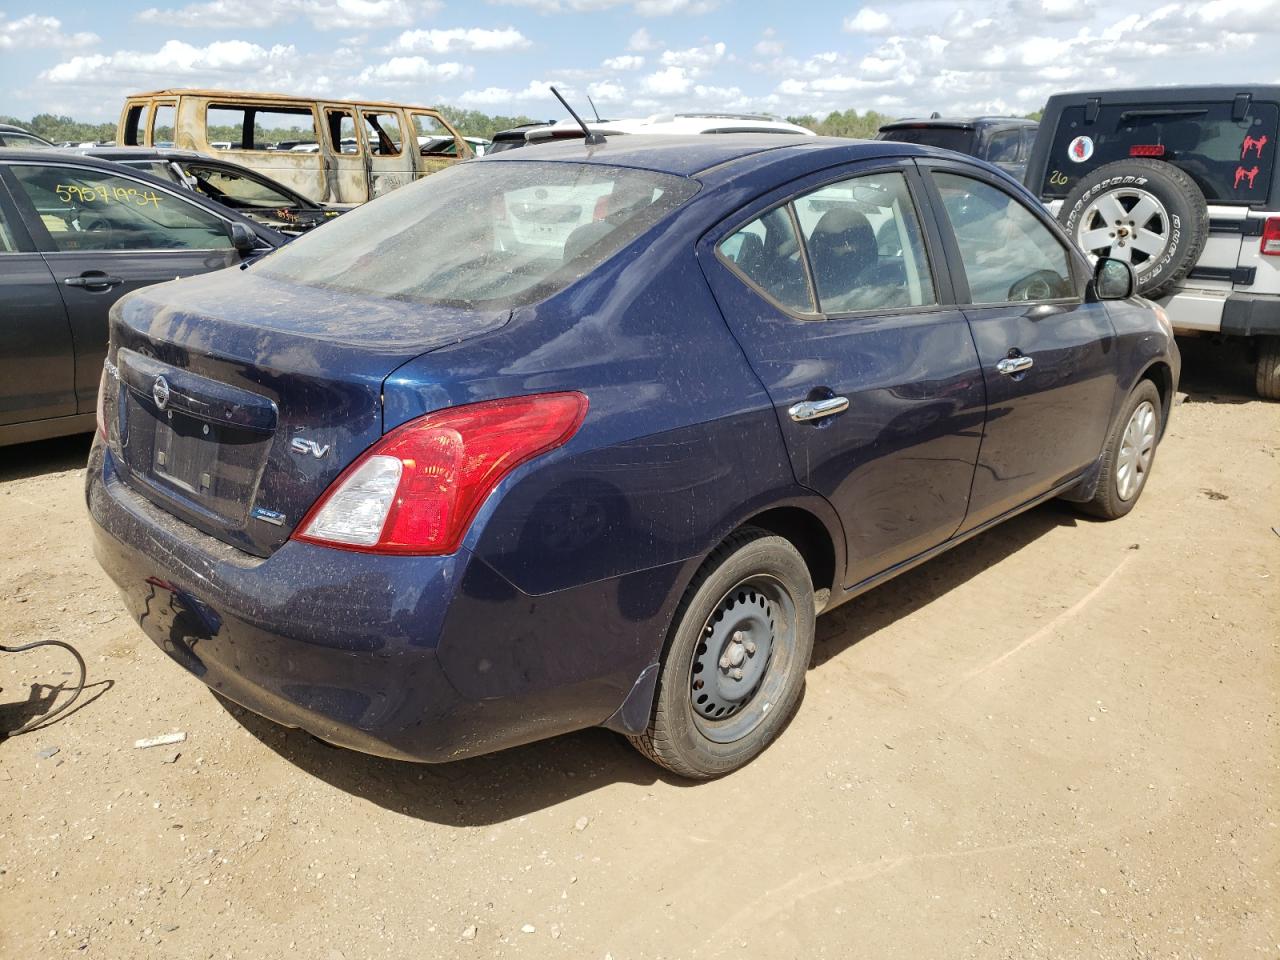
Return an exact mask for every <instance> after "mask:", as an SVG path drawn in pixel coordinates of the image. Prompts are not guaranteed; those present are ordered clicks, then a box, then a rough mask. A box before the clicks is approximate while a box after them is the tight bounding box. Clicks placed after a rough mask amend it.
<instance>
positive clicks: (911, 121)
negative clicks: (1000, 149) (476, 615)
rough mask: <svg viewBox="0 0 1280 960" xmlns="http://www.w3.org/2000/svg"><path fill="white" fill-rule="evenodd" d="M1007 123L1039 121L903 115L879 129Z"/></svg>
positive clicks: (962, 127)
mask: <svg viewBox="0 0 1280 960" xmlns="http://www.w3.org/2000/svg"><path fill="white" fill-rule="evenodd" d="M993 123H1000V124H1005V123H1007V124H1009V125H1011V126H1027V127H1034V126H1036V125H1037V124H1038V123H1039V121H1038V120H1031V119H1028V118H1027V117H991V116H986V117H903V118H902V119H901V120H893V121H891V122H889V123H886V124H882V125H881V127H880V129H881V130H882V131H883V130H913V129H919V128H923V127H942V128H945V129H954V130H972V129H973V128H974V127H976V126H978V125H979V124H993Z"/></svg>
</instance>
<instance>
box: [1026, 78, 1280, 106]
mask: <svg viewBox="0 0 1280 960" xmlns="http://www.w3.org/2000/svg"><path fill="white" fill-rule="evenodd" d="M1240 93H1247V94H1251V95H1253V96H1254V97H1257V98H1260V99H1261V98H1265V99H1268V100H1280V84H1276V83H1210V84H1197V85H1195V86H1191V85H1186V86H1172V87H1118V88H1116V89H1110V90H1108V89H1082V90H1071V91H1065V92H1063V93H1055V94H1054V95H1053V96H1051V97H1050V98H1049V103H1054V102H1059V103H1060V102H1062V101H1070V100H1084V99H1087V98H1088V97H1099V98H1101V100H1102V102H1103V103H1108V102H1110V103H1119V102H1122V103H1168V102H1170V101H1177V100H1223V99H1231V98H1233V97H1235V96H1236V94H1240Z"/></svg>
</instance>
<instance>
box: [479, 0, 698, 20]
mask: <svg viewBox="0 0 1280 960" xmlns="http://www.w3.org/2000/svg"><path fill="white" fill-rule="evenodd" d="M489 2H490V3H493V4H497V5H499V6H506V7H526V8H528V9H530V10H536V11H537V12H538V13H594V12H596V11H598V10H609V9H611V8H613V7H619V6H623V5H624V4H629V5H630V6H631V9H632V10H634V11H635V12H636V13H638V14H639V15H640V16H642V17H669V16H673V15H675V14H677V13H678V14H683V15H687V16H696V15H697V14H702V13H709V12H711V11H712V10H714V9H716V7H717V6H719V0H489Z"/></svg>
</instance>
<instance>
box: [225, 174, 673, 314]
mask: <svg viewBox="0 0 1280 960" xmlns="http://www.w3.org/2000/svg"><path fill="white" fill-rule="evenodd" d="M696 191H697V184H696V183H695V182H694V181H692V180H689V179H687V178H684V177H673V176H668V175H666V174H658V173H652V172H650V171H644V170H631V169H624V168H620V167H608V166H603V165H597V164H573V163H537V162H534V163H520V162H512V163H463V164H455V165H453V166H451V167H449V168H448V169H447V170H445V171H443V172H441V173H438V174H435V175H434V176H431V177H427V178H425V179H422V180H419V181H417V182H416V183H414V184H412V185H411V186H407V187H402V188H401V189H399V190H396V191H395V192H393V193H390V194H388V195H386V196H384V197H381V198H379V199H377V200H374V201H373V202H371V203H366V204H364V205H363V206H360V207H357V208H356V209H355V210H352V211H351V212H350V213H347V214H344V215H343V216H341V217H338V218H337V219H336V220H333V221H332V222H330V223H329V224H327V225H326V226H325V228H324V229H323V230H317V231H315V232H314V233H310V234H307V235H305V236H303V237H300V238H298V239H297V240H295V241H293V242H292V243H290V244H288V245H287V246H285V247H282V248H280V249H279V250H277V251H276V252H275V254H273V255H272V256H270V257H267V258H266V259H264V260H263V261H262V262H261V263H259V264H258V265H257V266H255V267H252V268H251V269H253V270H255V271H257V272H259V273H261V274H262V275H263V276H268V277H275V278H278V279H281V280H289V281H293V282H295V283H301V284H306V285H308V286H314V287H322V288H326V289H334V290H343V291H350V292H352V293H358V294H365V295H369V296H375V297H385V298H389V299H396V300H407V301H411V302H416V303H439V304H448V305H455V306H472V305H477V304H483V305H486V306H491V307H495V308H499V309H501V308H506V307H514V306H520V305H523V304H527V303H533V302H536V301H538V300H541V299H545V298H546V297H548V296H550V295H551V294H553V293H555V292H556V291H557V290H560V289H562V288H564V287H566V286H568V285H569V284H570V283H572V282H574V281H575V280H578V279H580V278H581V277H583V276H585V275H586V274H588V273H590V272H591V271H592V270H594V269H595V268H596V267H597V266H598V265H599V264H600V263H601V262H602V261H603V260H605V259H606V258H607V257H610V256H612V255H613V254H614V253H617V252H618V251H619V250H621V249H622V247H623V246H624V245H625V244H627V243H628V242H629V241H631V240H633V239H635V238H637V237H639V236H640V235H641V234H642V233H644V232H645V231H647V230H648V229H650V228H651V227H653V226H654V225H655V224H657V223H658V221H659V220H661V219H662V218H664V217H665V216H667V215H668V214H669V213H670V212H671V211H672V210H674V209H675V208H676V207H677V206H679V205H680V204H682V203H684V202H685V201H686V200H688V199H689V198H690V197H692V196H693V194H694V193H695V192H696Z"/></svg>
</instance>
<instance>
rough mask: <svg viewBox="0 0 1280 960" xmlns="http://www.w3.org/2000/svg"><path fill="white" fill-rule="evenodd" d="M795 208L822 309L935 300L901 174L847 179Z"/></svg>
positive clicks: (908, 304)
mask: <svg viewBox="0 0 1280 960" xmlns="http://www.w3.org/2000/svg"><path fill="white" fill-rule="evenodd" d="M795 209H796V218H797V219H798V220H799V221H800V230H801V233H802V234H803V235H804V241H805V245H806V247H807V248H808V252H809V266H810V268H811V269H812V271H813V280H814V287H815V288H816V290H817V294H818V309H819V310H821V311H822V312H823V313H851V312H854V311H859V310H892V309H895V308H898V307H919V306H924V305H926V304H932V303H936V302H937V299H936V297H935V296H934V290H933V279H932V277H931V276H930V274H929V263H928V259H927V258H926V256H925V252H924V241H923V239H922V237H921V233H920V223H919V221H918V220H917V219H916V212H915V207H914V206H913V205H912V203H911V194H910V192H909V191H908V189H907V181H906V178H905V177H903V175H902V174H900V173H876V174H871V175H868V176H863V177H855V178H853V179H851V180H842V181H841V182H839V183H833V184H830V185H828V186H825V187H823V188H822V189H820V190H815V191H814V192H813V193H810V194H806V195H805V196H803V197H800V198H799V199H797V200H796V201H795Z"/></svg>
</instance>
